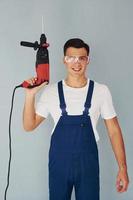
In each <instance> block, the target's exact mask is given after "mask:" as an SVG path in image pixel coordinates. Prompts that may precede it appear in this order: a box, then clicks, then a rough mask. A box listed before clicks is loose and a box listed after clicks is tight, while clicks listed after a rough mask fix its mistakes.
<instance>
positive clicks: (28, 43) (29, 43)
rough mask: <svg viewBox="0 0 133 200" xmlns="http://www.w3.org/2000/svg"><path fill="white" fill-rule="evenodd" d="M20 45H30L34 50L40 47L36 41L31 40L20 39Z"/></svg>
mask: <svg viewBox="0 0 133 200" xmlns="http://www.w3.org/2000/svg"><path fill="white" fill-rule="evenodd" d="M20 45H21V46H25V47H32V48H34V50H36V49H38V48H39V47H40V45H39V44H38V42H37V41H36V42H34V43H32V42H26V41H21V42H20Z"/></svg>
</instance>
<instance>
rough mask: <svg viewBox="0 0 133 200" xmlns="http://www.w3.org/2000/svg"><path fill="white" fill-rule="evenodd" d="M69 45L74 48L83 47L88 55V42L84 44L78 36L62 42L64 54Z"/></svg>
mask: <svg viewBox="0 0 133 200" xmlns="http://www.w3.org/2000/svg"><path fill="white" fill-rule="evenodd" d="M69 47H74V48H85V49H86V51H87V55H89V52H90V47H89V45H88V44H86V43H85V42H84V41H83V40H81V39H80V38H72V39H70V40H68V41H67V42H66V43H65V44H64V55H65V54H66V51H67V49H68V48H69Z"/></svg>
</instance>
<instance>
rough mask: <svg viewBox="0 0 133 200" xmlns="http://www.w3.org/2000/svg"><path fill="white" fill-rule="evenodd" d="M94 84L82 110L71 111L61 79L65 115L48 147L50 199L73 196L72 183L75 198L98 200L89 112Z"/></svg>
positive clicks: (61, 105)
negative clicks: (67, 109) (69, 113)
mask: <svg viewBox="0 0 133 200" xmlns="http://www.w3.org/2000/svg"><path fill="white" fill-rule="evenodd" d="M93 88H94V82H93V81H92V80H90V83H89V87H88V92H87V97H86V101H85V104H84V111H83V114H81V115H68V114H67V111H66V103H65V99H64V94H63V86H62V81H60V82H58V93H59V100H60V108H61V110H62V115H61V116H60V118H59V121H58V123H57V125H56V127H55V129H54V132H53V134H52V136H51V142H50V149H49V163H48V168H49V199H50V200H70V199H71V194H72V189H73V187H74V189H75V196H76V200H99V193H100V192H99V190H100V184H99V157H98V148H97V143H96V140H95V136H94V132H93V128H92V123H91V119H90V116H89V113H88V112H89V108H90V107H91V99H92V94H93ZM81 95H82V94H81Z"/></svg>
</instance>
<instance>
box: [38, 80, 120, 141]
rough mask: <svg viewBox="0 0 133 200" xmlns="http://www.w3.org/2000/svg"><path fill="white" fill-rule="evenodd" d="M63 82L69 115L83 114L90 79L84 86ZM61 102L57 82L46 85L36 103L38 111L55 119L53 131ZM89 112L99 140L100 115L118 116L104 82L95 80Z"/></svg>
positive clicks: (104, 117)
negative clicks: (78, 86)
mask: <svg viewBox="0 0 133 200" xmlns="http://www.w3.org/2000/svg"><path fill="white" fill-rule="evenodd" d="M62 83H63V92H64V98H65V102H66V111H67V112H68V115H81V114H82V113H83V110H84V103H85V100H86V96H87V91H88V87H89V83H90V79H89V78H88V79H87V84H86V85H85V86H84V87H82V88H73V87H70V86H68V85H67V84H66V83H65V81H64V79H63V80H62ZM59 104H60V102H59V96H58V85H57V83H53V84H49V85H46V86H45V88H44V91H43V92H42V94H41V97H40V99H39V101H38V102H37V104H36V113H37V114H38V115H40V116H43V117H45V118H47V116H48V114H51V116H52V118H53V120H54V128H53V130H52V133H53V131H54V129H55V126H56V124H57V122H58V120H59V118H60V116H61V112H62V111H61V109H60V106H59ZM89 114H90V117H91V121H92V126H93V131H94V135H95V139H96V141H98V140H99V134H98V132H97V129H96V125H97V122H98V119H99V116H100V115H101V117H102V118H103V119H111V118H113V117H115V116H116V112H115V109H114V106H113V102H112V96H111V93H110V91H109V89H108V87H107V86H106V85H104V84H100V83H97V82H96V81H94V90H93V96H92V100H91V108H90V109H89ZM52 133H51V134H52Z"/></svg>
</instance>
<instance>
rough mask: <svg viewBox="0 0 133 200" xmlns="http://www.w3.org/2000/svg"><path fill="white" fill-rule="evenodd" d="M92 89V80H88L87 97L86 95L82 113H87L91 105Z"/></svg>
mask: <svg viewBox="0 0 133 200" xmlns="http://www.w3.org/2000/svg"><path fill="white" fill-rule="evenodd" d="M93 89H94V81H92V80H90V83H89V87H88V92H87V97H86V101H85V104H84V107H85V108H84V111H83V114H85V115H88V113H89V108H90V107H91V99H92V94H93Z"/></svg>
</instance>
